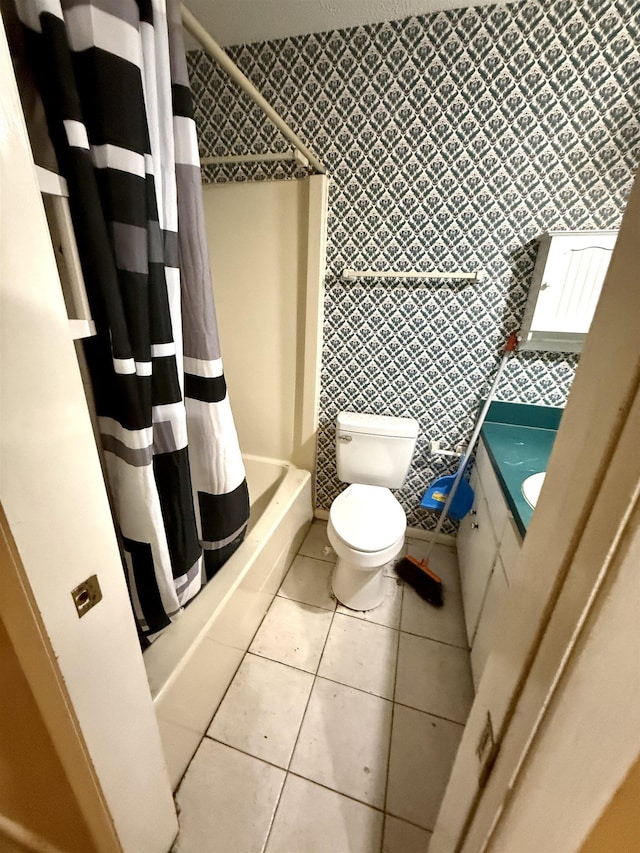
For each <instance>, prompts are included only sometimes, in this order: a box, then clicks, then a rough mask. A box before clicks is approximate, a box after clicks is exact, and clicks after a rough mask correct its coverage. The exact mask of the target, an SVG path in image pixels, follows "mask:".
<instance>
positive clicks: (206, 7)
mask: <svg viewBox="0 0 640 853" xmlns="http://www.w3.org/2000/svg"><path fill="white" fill-rule="evenodd" d="M495 2H496V0H186V4H185V5H186V6H187V7H188V8H189V10H190V11H191V12H192V13H193V14H194V15H195V17H196V18H197V19H198V20H199V21H200V23H201V24H202V26H203V27H204V28H205V29H206V30H208V31H209V33H211V35H212V36H213V37H214V39H216V41H217V42H218V44H221V45H223V46H228V45H232V44H249V43H250V42H254V41H266V40H269V39H278V38H284V37H286V36H299V35H304V34H305V33H321V32H325V31H326V30H337V29H342V28H344V27H355V26H358V25H360V24H375V23H380V22H382V21H395V20H398V19H399V18H408V17H409V16H410V15H427V14H429V13H430V12H438V11H441V10H443V9H460V8H462V7H466V6H488V5H490V4H491V3H495ZM187 38H188V39H189V38H190V37H187ZM196 46H197V45H196V43H195V42H194V41H193V40H190V41H188V44H187V48H193V47H196Z"/></svg>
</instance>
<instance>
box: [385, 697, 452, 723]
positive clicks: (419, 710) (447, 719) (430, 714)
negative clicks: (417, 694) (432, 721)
mask: <svg viewBox="0 0 640 853" xmlns="http://www.w3.org/2000/svg"><path fill="white" fill-rule="evenodd" d="M393 704H394V705H399V706H400V707H401V708H407V709H408V710H409V711H417V713H418V714H426V715H427V717H435V718H436V719H437V720H443V721H444V722H445V723H451V724H452V725H454V726H460V727H461V728H464V727H465V726H466V724H467V723H466V720H465V722H464V723H461V722H460V720H452V719H451V717H443V716H442V714H434V713H433V711H425V710H423V709H422V708H414V706H413V705H407V704H406V702H396V701H395V700H394V703H393Z"/></svg>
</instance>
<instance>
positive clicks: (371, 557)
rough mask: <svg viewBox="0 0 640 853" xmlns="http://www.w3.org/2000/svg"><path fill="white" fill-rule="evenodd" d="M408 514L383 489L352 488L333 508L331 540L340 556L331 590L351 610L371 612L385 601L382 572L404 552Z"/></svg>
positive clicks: (333, 504) (355, 484)
mask: <svg viewBox="0 0 640 853" xmlns="http://www.w3.org/2000/svg"><path fill="white" fill-rule="evenodd" d="M406 528H407V520H406V516H405V513H404V510H403V509H402V507H401V506H400V504H399V503H398V501H397V500H396V498H395V497H394V496H393V495H392V494H391V492H390V491H389V489H387V488H384V487H382V486H369V485H362V484H359V483H353V484H352V485H350V486H348V488H346V489H345V490H344V492H342V493H341V494H340V495H338V497H337V498H336V499H335V500H334V502H333V503H332V505H331V510H330V512H329V524H328V526H327V535H328V537H329V542H330V543H331V546H332V547H333V549H334V551H335V552H336V554H337V555H338V561H337V564H336V568H335V570H334V573H333V579H332V587H333V593H334V595H335V597H336V598H337V599H338V601H339V602H340V603H341V604H344V605H345V607H349V608H351V609H352V610H370V609H372V608H373V607H377V606H378V605H379V604H381V603H382V601H383V599H384V592H385V590H384V568H385V566H386V565H387V564H388V563H390V562H391V561H392V560H394V559H395V558H396V557H397V556H398V554H400V552H401V551H402V547H403V545H404V534H405V531H406Z"/></svg>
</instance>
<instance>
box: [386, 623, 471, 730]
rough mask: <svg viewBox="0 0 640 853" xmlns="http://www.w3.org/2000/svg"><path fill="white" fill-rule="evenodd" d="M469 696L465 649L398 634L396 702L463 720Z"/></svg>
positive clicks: (465, 716)
mask: <svg viewBox="0 0 640 853" xmlns="http://www.w3.org/2000/svg"><path fill="white" fill-rule="evenodd" d="M473 696H474V693H473V681H472V679H471V665H470V661H469V652H467V651H466V650H465V649H458V648H455V647H454V646H447V645H445V644H444V643H437V642H434V641H433V640H427V639H424V638H423V637H414V636H413V635H411V634H400V648H399V651H398V674H397V678H396V696H395V700H396V702H400V703H401V704H402V705H410V706H411V707H412V708H417V709H418V710H420V711H427V712H429V713H430V714H436V715H437V716H439V717H446V718H447V719H448V720H453V721H454V722H456V723H465V722H466V719H467V716H468V714H469V709H470V708H471V705H472V703H473Z"/></svg>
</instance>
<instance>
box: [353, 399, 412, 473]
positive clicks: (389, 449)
mask: <svg viewBox="0 0 640 853" xmlns="http://www.w3.org/2000/svg"><path fill="white" fill-rule="evenodd" d="M417 437H418V422H417V421H416V420H415V419H414V418H392V417H389V416H387V415H360V414H356V413H355V412H340V413H339V414H338V417H337V419H336V463H337V467H338V477H339V478H340V480H342V482H343V483H362V484H363V485H367V486H386V488H388V489H398V488H400V486H401V485H402V484H403V483H404V481H405V478H406V476H407V473H408V471H409V466H410V465H411V460H412V458H413V451H414V449H415V446H416V438H417Z"/></svg>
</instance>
